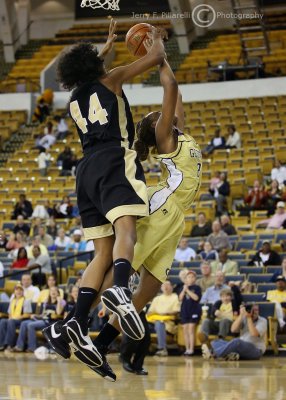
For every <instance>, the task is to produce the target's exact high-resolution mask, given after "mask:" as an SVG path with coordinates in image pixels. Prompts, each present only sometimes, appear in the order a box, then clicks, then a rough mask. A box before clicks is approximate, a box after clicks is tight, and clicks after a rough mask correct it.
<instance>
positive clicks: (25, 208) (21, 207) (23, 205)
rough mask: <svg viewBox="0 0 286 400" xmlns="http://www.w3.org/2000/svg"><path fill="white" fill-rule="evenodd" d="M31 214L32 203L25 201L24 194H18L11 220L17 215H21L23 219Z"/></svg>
mask: <svg viewBox="0 0 286 400" xmlns="http://www.w3.org/2000/svg"><path fill="white" fill-rule="evenodd" d="M32 213H33V207H32V203H31V202H30V201H29V200H26V195H25V194H20V196H19V201H18V202H17V203H16V205H15V208H14V211H13V214H12V219H16V218H17V217H18V215H23V217H24V219H27V218H29V217H30V216H31V215H32Z"/></svg>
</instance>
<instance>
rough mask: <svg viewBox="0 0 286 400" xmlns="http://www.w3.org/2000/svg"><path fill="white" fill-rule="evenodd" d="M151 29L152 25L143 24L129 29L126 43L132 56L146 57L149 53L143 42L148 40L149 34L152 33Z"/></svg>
mask: <svg viewBox="0 0 286 400" xmlns="http://www.w3.org/2000/svg"><path fill="white" fill-rule="evenodd" d="M151 29H152V26H151V25H150V24H145V23H143V22H142V23H140V24H137V25H134V26H132V28H130V29H129V31H128V32H127V33H126V38H125V43H126V46H127V48H128V50H129V52H130V53H131V54H133V55H134V56H138V57H143V56H145V54H146V53H147V52H146V49H145V46H144V44H143V42H144V40H145V39H146V38H147V32H151Z"/></svg>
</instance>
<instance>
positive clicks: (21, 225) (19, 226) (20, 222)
mask: <svg viewBox="0 0 286 400" xmlns="http://www.w3.org/2000/svg"><path fill="white" fill-rule="evenodd" d="M20 231H22V232H24V233H25V235H26V236H29V234H30V226H29V225H28V224H25V222H24V218H23V215H18V217H17V220H16V224H15V226H14V228H13V232H14V233H15V234H16V233H18V232H20Z"/></svg>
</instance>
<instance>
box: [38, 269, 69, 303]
mask: <svg viewBox="0 0 286 400" xmlns="http://www.w3.org/2000/svg"><path fill="white" fill-rule="evenodd" d="M56 286H57V282H56V278H55V277H54V275H49V276H48V279H47V285H46V287H45V288H44V289H42V290H41V291H40V294H39V297H38V300H37V303H38V304H41V303H45V302H46V301H47V299H48V297H49V293H50V289H51V288H54V287H56ZM59 292H60V296H61V298H62V299H63V298H64V291H63V289H60V288H59Z"/></svg>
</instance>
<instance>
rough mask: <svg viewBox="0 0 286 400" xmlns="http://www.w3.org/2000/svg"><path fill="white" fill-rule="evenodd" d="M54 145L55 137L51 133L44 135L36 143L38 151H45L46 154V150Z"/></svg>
mask: <svg viewBox="0 0 286 400" xmlns="http://www.w3.org/2000/svg"><path fill="white" fill-rule="evenodd" d="M55 143H56V137H55V135H54V134H52V133H47V134H45V135H44V136H43V137H42V138H41V139H40V140H39V143H38V149H39V150H40V151H41V150H43V149H45V150H46V151H47V154H48V150H49V149H50V147H52V146H53V145H54V144H55Z"/></svg>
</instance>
